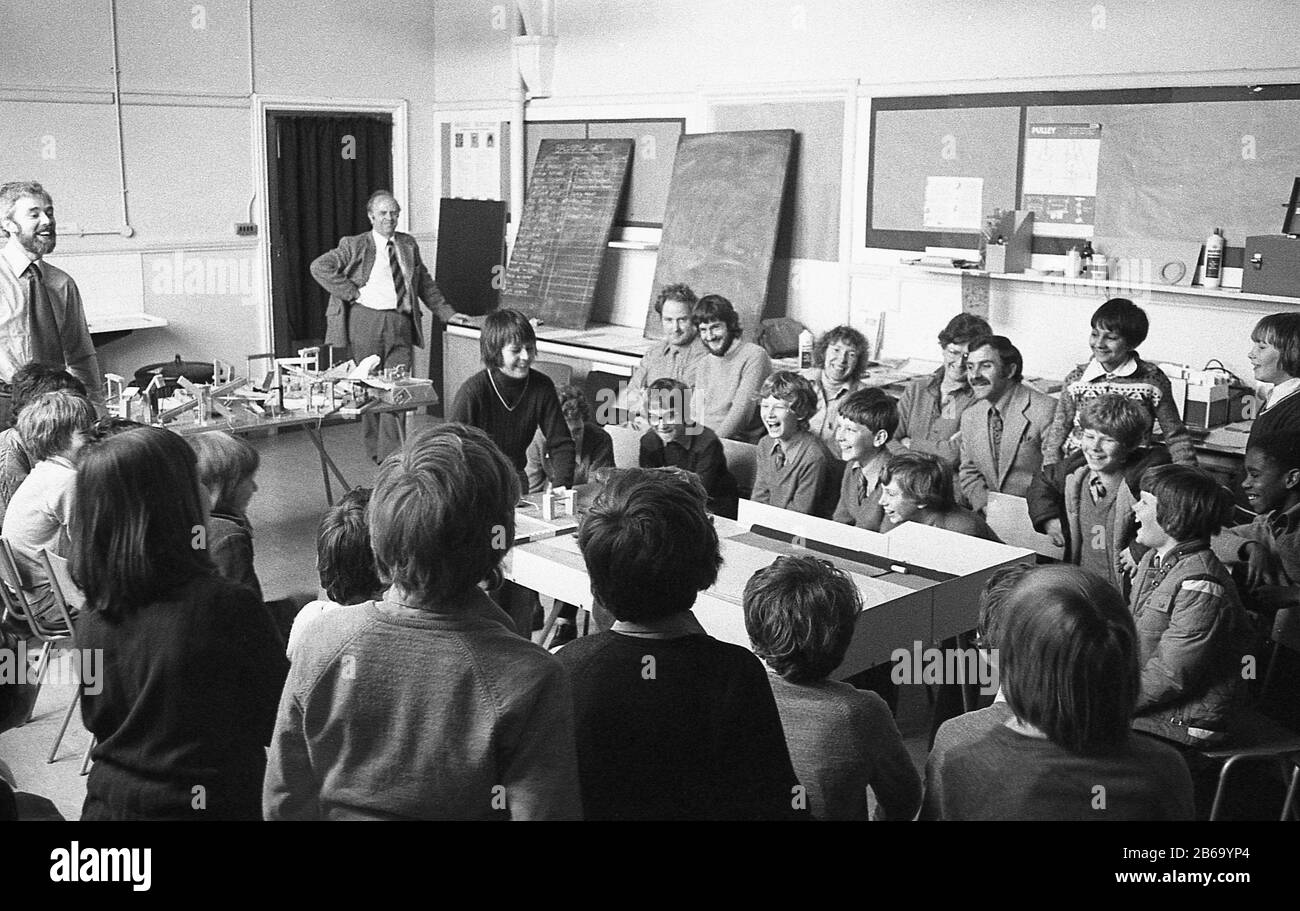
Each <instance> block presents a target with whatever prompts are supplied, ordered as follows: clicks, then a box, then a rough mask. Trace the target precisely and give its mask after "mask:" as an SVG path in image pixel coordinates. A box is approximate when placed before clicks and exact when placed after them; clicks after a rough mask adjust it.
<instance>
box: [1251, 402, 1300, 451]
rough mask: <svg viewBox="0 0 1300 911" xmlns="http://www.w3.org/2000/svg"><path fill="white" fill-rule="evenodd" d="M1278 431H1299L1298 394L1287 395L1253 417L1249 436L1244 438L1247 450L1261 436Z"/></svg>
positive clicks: (1299, 406) (1299, 403) (1299, 405)
mask: <svg viewBox="0 0 1300 911" xmlns="http://www.w3.org/2000/svg"><path fill="white" fill-rule="evenodd" d="M1279 430H1290V431H1295V430H1300V392H1296V393H1292V394H1291V395H1288V396H1287V397H1286V398H1284V399H1282V401H1280V402H1278V403H1277V404H1276V405H1274V406H1273V407H1272V408H1270V409H1268V410H1267V411H1263V412H1261V413H1260V414H1259V415H1257V416H1256V417H1255V420H1254V421H1252V422H1251V425H1250V436H1249V437H1247V438H1246V448H1247V449H1249V448H1250V447H1251V446H1252V445H1253V444H1254V442H1255V440H1256V439H1257V438H1258V437H1259V436H1260V435H1261V434H1265V433H1274V432H1276V431H1279Z"/></svg>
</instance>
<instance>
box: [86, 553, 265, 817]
mask: <svg viewBox="0 0 1300 911" xmlns="http://www.w3.org/2000/svg"><path fill="white" fill-rule="evenodd" d="M77 639H78V642H77V644H78V646H79V647H81V648H83V649H87V650H90V649H102V652H101V654H102V655H103V656H104V657H103V669H102V674H101V675H100V677H99V679H97V680H95V681H93V685H92V684H91V683H83V685H82V698H81V711H82V717H83V718H84V719H85V722H86V728H87V729H88V730H89V731H90V732H91V733H92V734H94V735H95V738H96V740H97V743H96V746H95V748H94V750H93V751H92V753H91V755H92V757H93V758H94V760H95V764H94V766H93V767H92V768H91V771H90V778H89V781H88V782H87V788H86V802H85V805H84V807H83V810H82V819H199V820H205V819H261V817H262V777H263V775H264V773H265V770H266V754H265V747H266V745H267V744H269V743H270V740H271V731H272V728H273V727H274V725H275V712H276V706H277V704H278V702H279V699H280V690H281V688H282V687H283V686H284V680H285V675H286V673H287V672H288V669H289V662H288V660H287V659H286V658H285V656H284V647H283V645H282V644H281V641H280V639H279V638H278V636H277V635H276V633H275V630H274V629H273V628H272V625H271V619H270V617H269V616H268V615H267V612H266V609H265V608H264V607H263V606H262V603H261V601H259V600H258V598H257V596H256V595H254V594H253V592H252V591H250V590H249V589H247V588H243V587H240V586H236V585H233V584H231V583H230V582H227V581H226V580H224V579H220V578H217V577H216V576H215V575H211V576H209V575H204V576H199V577H196V578H194V579H191V580H190V581H188V582H186V583H184V584H182V585H180V586H178V587H176V588H175V589H173V590H172V591H171V592H169V593H167V595H166V596H165V597H164V598H162V599H161V600H159V601H156V602H154V603H152V604H146V605H142V606H140V607H138V608H136V609H135V610H134V611H132V612H131V613H130V614H128V615H127V616H124V617H121V618H120V619H116V620H110V619H108V618H106V617H105V616H104V615H103V613H102V612H100V611H98V610H86V611H83V612H82V614H81V616H80V618H79V619H78V620H77Z"/></svg>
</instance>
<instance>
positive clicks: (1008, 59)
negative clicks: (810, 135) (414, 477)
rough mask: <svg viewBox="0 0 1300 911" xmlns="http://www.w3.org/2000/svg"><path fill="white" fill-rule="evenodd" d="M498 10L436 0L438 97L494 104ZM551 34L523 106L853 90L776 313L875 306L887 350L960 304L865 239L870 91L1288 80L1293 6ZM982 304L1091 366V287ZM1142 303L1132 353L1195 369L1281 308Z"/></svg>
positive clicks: (888, 13)
mask: <svg viewBox="0 0 1300 911" xmlns="http://www.w3.org/2000/svg"><path fill="white" fill-rule="evenodd" d="M507 5H508V4H503V3H494V2H489V0H477V2H467V0H435V4H434V6H435V11H436V13H435V21H436V23H437V26H438V28H437V31H436V34H435V51H436V54H435V63H434V72H435V77H436V78H435V84H436V92H437V95H436V97H437V101H438V105H439V108H440V109H441V110H444V111H445V110H448V109H456V108H471V107H476V106H477V107H478V108H484V109H491V110H499V111H503V112H504V111H506V110H507V108H506V105H505V102H506V97H507V96H506V92H507V90H508V86H509V78H510V56H509V37H508V23H506V22H505V20H503V19H502V18H501V17H500V13H501V11H502V10H504V9H505V8H506V6H507ZM497 25H505V26H507V27H502V28H498V27H495V26H497ZM557 32H558V35H559V45H558V50H557V57H556V64H555V78H554V95H553V97H552V98H548V99H542V100H537V101H533V102H531V103H530V106H529V116H530V118H535V119H550V118H553V117H558V116H583V114H585V113H589V112H591V111H592V110H594V109H598V110H600V111H601V112H603V113H604V114H606V115H608V116H621V117H633V116H650V115H649V114H646V113H642V112H643V111H646V110H649V109H650V108H653V109H654V110H655V115H654V116H660V115H662V113H663V110H664V108H665V107H667V108H668V109H669V110H672V111H675V112H676V115H677V116H683V117H686V118H687V129H688V130H699V129H702V128H706V127H705V125H706V124H707V121H708V114H707V103H708V99H710V98H716V97H717V96H719V95H725V94H727V93H751V94H760V95H761V94H762V93H764V92H771V93H773V94H781V93H782V92H784V91H788V90H789V89H790V88H791V87H798V86H807V85H811V84H823V85H824V84H838V83H842V82H845V83H850V84H851V83H854V82H856V83H858V85H859V93H860V94H861V95H862V98H861V101H860V104H859V108H858V110H857V112H856V114H857V123H856V135H853V136H850V137H848V138H847V140H846V144H845V156H846V159H847V160H848V162H849V168H848V173H849V175H850V179H849V180H847V181H845V184H844V186H843V198H842V205H843V206H844V207H845V209H846V211H848V212H851V213H852V228H851V230H850V231H848V232H847V234H848V237H849V243H848V244H847V245H846V249H847V252H846V255H845V256H844V257H843V259H842V261H841V262H839V263H829V264H828V263H820V262H810V261H796V262H794V263H792V264H789V265H788V266H787V265H786V264H781V265H780V268H783V269H784V268H788V269H789V271H790V274H791V276H792V279H791V282H790V288H789V308H788V309H789V313H790V315H792V316H795V317H796V318H798V319H801V320H803V321H804V322H805V323H807V324H809V325H810V326H812V327H813V328H814V329H816V330H818V331H822V330H825V329H827V328H830V327H832V326H834V325H836V324H838V323H840V322H843V321H845V320H850V321H852V322H853V323H854V324H855V325H863V324H864V323H865V321H866V320H867V318H868V315H874V314H875V313H876V312H878V311H884V312H885V315H886V318H885V322H886V327H887V335H886V345H885V351H884V353H885V354H887V355H889V356H891V357H892V356H899V357H903V356H914V357H925V358H930V359H934V358H935V356H936V350H937V349H936V342H935V335H936V333H937V332H938V329H939V328H940V327H942V325H943V324H944V322H946V321H947V319H948V318H949V317H951V316H952V314H954V313H956V312H957V311H958V309H959V308H960V302H961V297H960V288H959V283H958V280H957V279H955V278H945V277H942V276H932V275H918V274H915V273H909V272H906V271H901V270H900V268H899V267H898V265H897V262H898V254H897V253H896V252H893V251H880V250H867V249H866V248H865V247H863V245H862V241H861V238H862V237H864V235H865V222H864V217H863V213H864V210H865V199H866V179H867V165H868V161H869V157H868V150H867V135H868V134H867V127H868V116H867V115H868V114H869V111H870V96H872V95H897V94H941V93H947V92H952V93H961V92H988V91H1000V90H1001V91H1006V90H1016V91H1026V90H1033V89H1046V90H1067V89H1090V88H1125V87H1132V86H1146V85H1180V84H1242V83H1249V82H1289V81H1300V71H1297V70H1294V69H1288V68H1293V67H1296V66H1297V62H1298V61H1297V58H1296V55H1295V51H1294V35H1296V34H1300V3H1295V2H1293V0H1246V2H1234V3H1230V4H1225V3H1222V2H1216V0H1184V2H1177V0H1110V2H1105V0H1094V2H1083V0H983V2H978V3H972V2H969V0H963V2H958V0H923V2H916V0H805V2H778V0H767V2H764V0H557ZM557 112H564V113H563V114H560V113H557ZM572 112H577V113H572ZM649 260H650V257H649V256H647V255H646V254H623V255H621V256H620V257H619V263H618V267H617V269H618V271H617V276H618V280H617V281H616V282H606V283H604V284H603V286H602V289H601V292H602V294H603V293H614V294H617V295H626V297H618V298H617V299H615V300H598V302H597V307H596V313H597V315H598V318H599V316H600V315H601V314H610V315H611V316H610V318H611V319H615V320H618V321H620V322H622V321H623V319H624V318H626V319H627V320H628V324H629V325H633V324H637V323H638V322H639V320H638V319H637V316H638V314H639V312H640V310H641V308H643V307H644V300H645V299H646V298H647V297H648V290H649V285H650V281H651V279H652V276H653V266H652V263H651V262H650V261H649ZM1042 265H1050V264H1049V263H1044V264H1042ZM610 289H614V290H613V291H612V292H611V291H610ZM992 298H993V301H992V317H993V321H994V325H995V326H996V327H997V328H999V329H1000V330H1003V331H1006V332H1007V333H1009V334H1011V335H1012V337H1013V338H1015V339H1016V341H1017V342H1018V343H1019V344H1020V346H1021V348H1022V349H1023V350H1024V352H1025V356H1026V361H1027V365H1028V366H1029V369H1030V370H1031V371H1033V372H1037V373H1040V374H1042V375H1047V376H1060V375H1063V374H1064V373H1065V372H1066V371H1068V370H1069V369H1070V368H1071V367H1072V366H1074V364H1075V363H1077V362H1078V361H1080V360H1083V359H1086V357H1087V354H1088V352H1087V345H1086V342H1087V331H1088V316H1089V314H1091V312H1092V310H1093V309H1095V307H1096V306H1097V305H1098V304H1100V303H1101V301H1102V300H1103V298H1102V297H1101V296H1094V294H1093V293H1092V292H1091V291H1089V292H1085V293H1083V294H1077V295H1067V296H1062V295H1060V294H1044V293H1040V292H1039V291H1038V290H1037V289H1036V288H1035V287H1034V286H1033V285H1009V284H1008V285H998V284H995V286H994V289H993V293H992ZM1139 302H1140V303H1141V304H1142V305H1143V306H1144V307H1146V308H1147V310H1148V313H1149V315H1150V317H1151V321H1152V326H1153V329H1152V337H1151V340H1150V341H1149V342H1148V343H1147V345H1145V346H1143V349H1142V350H1143V354H1144V355H1146V356H1148V357H1153V358H1169V359H1177V360H1179V361H1186V362H1194V363H1196V365H1197V366H1199V365H1200V363H1203V362H1204V361H1206V360H1208V359H1209V358H1210V357H1219V358H1221V359H1222V360H1224V361H1225V362H1226V363H1227V364H1228V366H1229V368H1230V369H1233V370H1235V371H1237V372H1238V373H1244V374H1245V375H1247V376H1248V375H1249V371H1248V365H1247V364H1246V361H1245V350H1246V347H1247V339H1248V336H1249V331H1250V328H1251V327H1252V326H1253V325H1254V323H1255V321H1256V320H1257V319H1258V318H1259V317H1260V316H1261V315H1263V314H1264V313H1266V312H1270V310H1271V309H1274V308H1275V306H1276V308H1277V309H1282V308H1284V307H1285V306H1286V305H1264V304H1258V303H1241V304H1234V303H1233V302H1229V301H1207V300H1205V299H1190V298H1170V297H1161V296H1156V297H1152V298H1151V299H1150V300H1141V301H1139ZM873 318H874V317H873Z"/></svg>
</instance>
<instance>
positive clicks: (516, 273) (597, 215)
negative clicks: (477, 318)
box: [501, 139, 632, 329]
mask: <svg viewBox="0 0 1300 911" xmlns="http://www.w3.org/2000/svg"><path fill="white" fill-rule="evenodd" d="M631 159H632V140H630V139H599V140H597V139H547V140H543V141H542V143H541V146H540V148H539V149H538V153H537V163H536V164H535V165H534V166H533V174H532V177H531V178H530V180H529V181H528V193H527V195H526V197H525V199H524V214H523V218H522V219H521V221H520V223H519V234H518V236H517V237H516V238H515V247H514V250H513V251H512V252H511V254H510V265H509V267H508V268H507V269H506V274H505V281H504V284H503V285H502V289H501V302H502V306H504V307H509V308H513V309H516V310H521V311H523V312H524V313H526V314H527V315H528V316H530V317H536V318H538V319H540V320H542V322H543V323H544V324H546V325H548V326H560V327H563V328H565V329H585V328H586V327H587V321H588V320H589V319H590V317H591V306H592V301H593V299H594V297H595V292H596V282H597V280H598V279H599V278H600V268H601V264H602V262H603V261H604V258H605V249H606V245H607V244H608V243H609V239H610V232H611V231H612V230H613V228H614V215H615V213H616V212H617V211H618V206H619V200H620V198H621V197H622V195H623V190H624V186H625V185H626V183H627V173H628V166H629V164H630V162H631Z"/></svg>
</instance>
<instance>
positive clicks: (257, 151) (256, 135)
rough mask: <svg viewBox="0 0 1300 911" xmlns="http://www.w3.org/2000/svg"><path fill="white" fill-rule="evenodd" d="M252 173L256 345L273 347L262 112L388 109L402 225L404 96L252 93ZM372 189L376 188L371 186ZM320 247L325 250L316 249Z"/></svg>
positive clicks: (406, 217) (406, 214)
mask: <svg viewBox="0 0 1300 911" xmlns="http://www.w3.org/2000/svg"><path fill="white" fill-rule="evenodd" d="M251 111H252V133H253V138H252V143H253V174H254V179H255V180H256V185H257V197H258V199H257V215H258V231H257V237H258V240H257V249H258V260H259V262H260V263H261V272H262V275H261V283H260V284H261V286H262V301H263V306H262V350H263V351H274V350H275V314H274V312H273V310H274V307H275V297H274V293H273V290H272V287H271V285H272V279H273V274H272V269H271V203H270V193H269V187H270V162H269V160H268V158H267V154H266V142H267V136H266V115H267V114H308V113H317V114H322V113H328V114H388V115H389V116H391V117H392V119H393V143H392V146H393V186H392V187H391V189H392V191H393V196H395V197H396V198H397V204H398V205H399V206H401V207H402V215H401V218H400V219H399V220H398V225H397V229H398V230H399V231H407V230H408V229H407V225H408V224H409V223H410V218H411V213H410V205H409V203H410V200H409V199H408V198H407V193H408V189H409V186H410V183H409V180H410V170H409V168H410V160H409V155H408V154H407V148H408V146H407V102H406V100H405V99H403V98H393V99H371V98H352V99H347V100H343V99H338V98H302V97H297V96H290V95H258V94H254V95H253V104H252V108H251ZM376 189H378V188H376ZM321 252H322V253H324V252H325V251H324V250H322V251H321Z"/></svg>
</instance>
